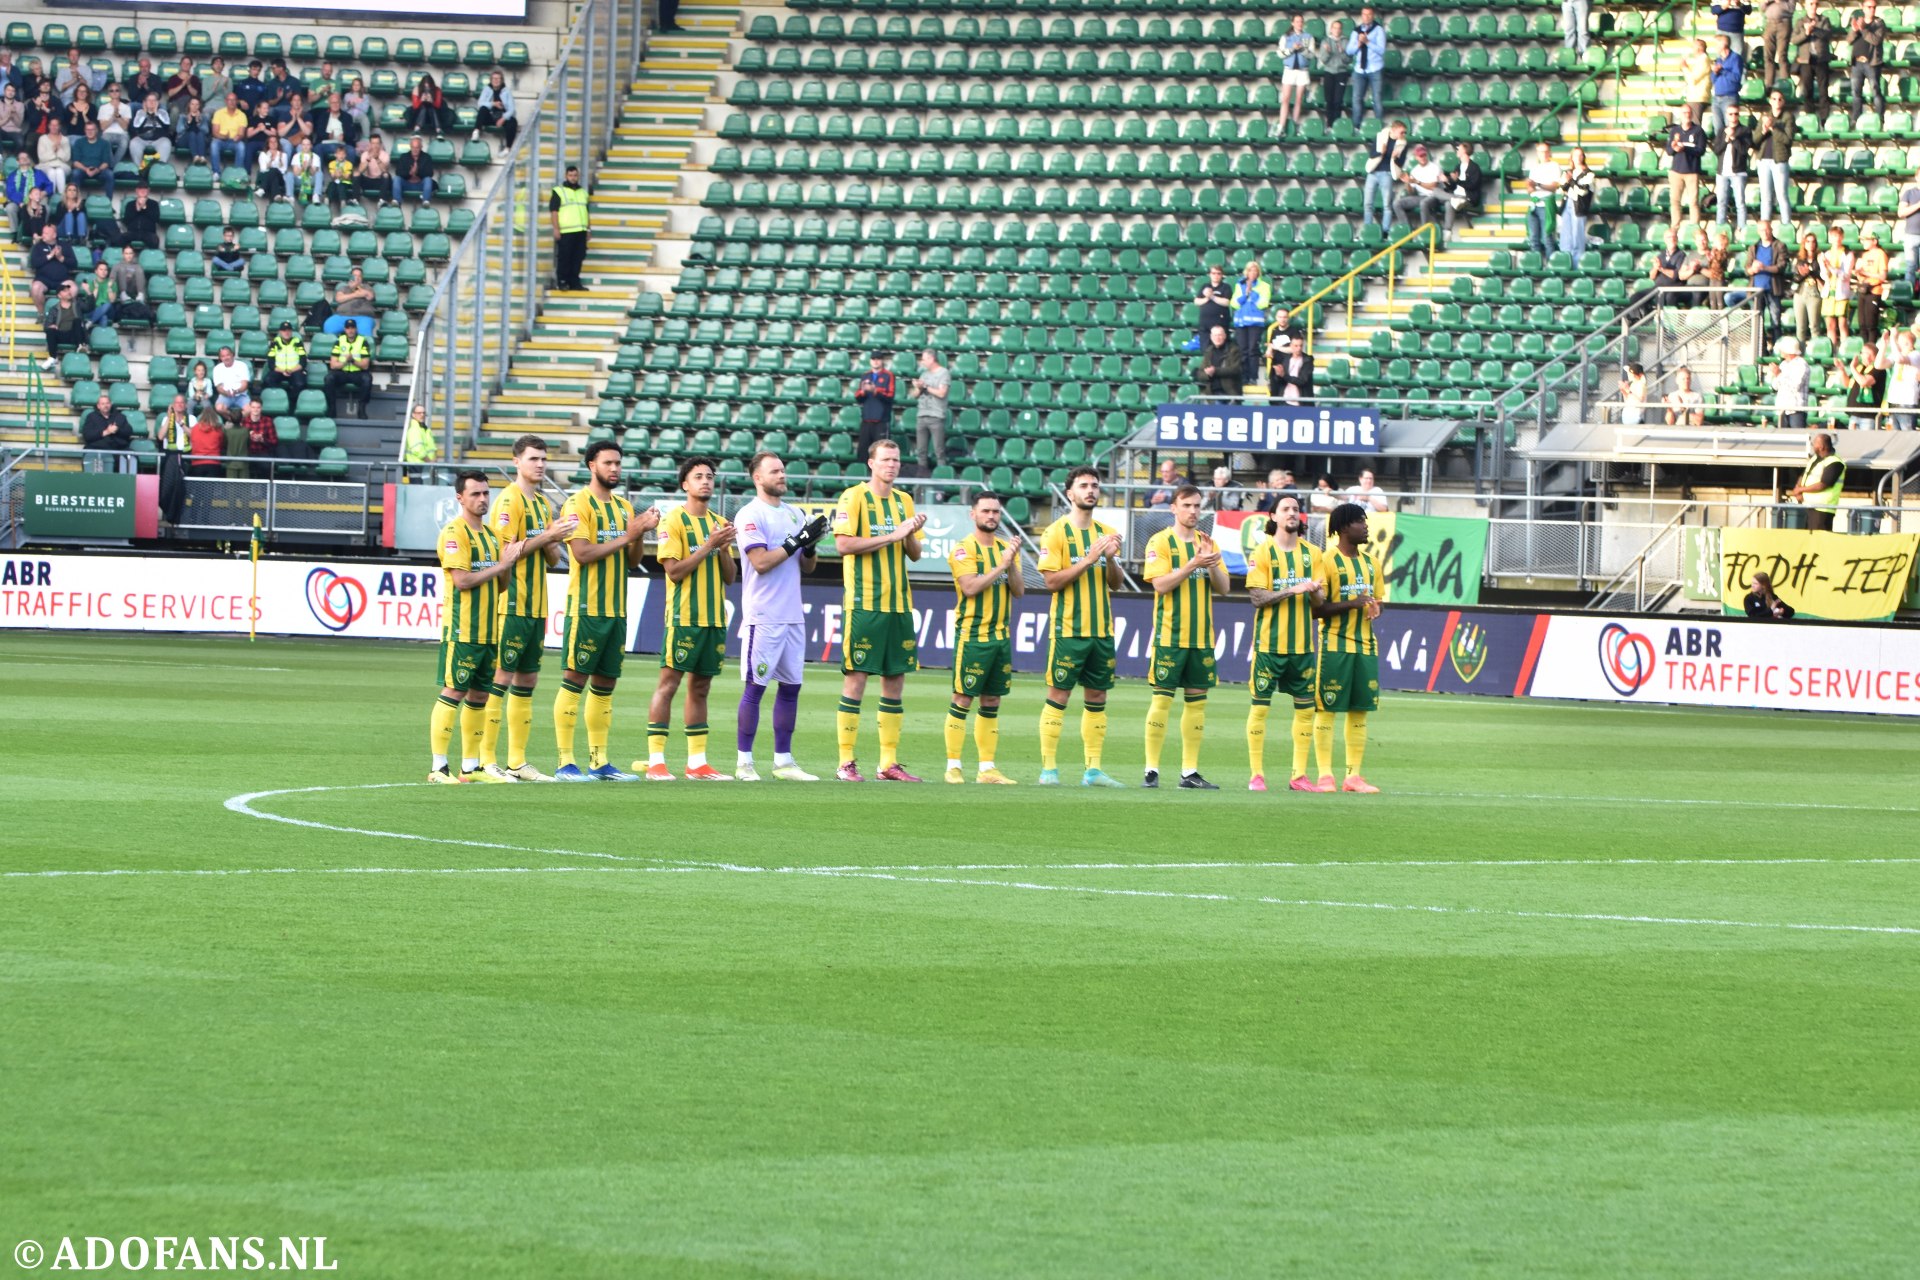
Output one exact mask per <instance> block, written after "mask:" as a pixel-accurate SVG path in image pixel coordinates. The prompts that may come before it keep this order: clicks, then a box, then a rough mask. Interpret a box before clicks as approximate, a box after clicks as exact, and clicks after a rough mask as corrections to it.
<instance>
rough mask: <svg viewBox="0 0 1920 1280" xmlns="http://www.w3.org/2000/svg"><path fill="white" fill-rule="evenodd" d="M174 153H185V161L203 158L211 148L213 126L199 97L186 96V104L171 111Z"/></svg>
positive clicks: (189, 161)
mask: <svg viewBox="0 0 1920 1280" xmlns="http://www.w3.org/2000/svg"><path fill="white" fill-rule="evenodd" d="M173 115H174V125H173V146H174V154H175V155H181V154H183V153H184V154H185V155H186V157H187V162H188V163H189V164H191V163H192V162H193V161H195V160H205V159H206V158H207V156H208V154H209V153H210V152H211V151H212V150H213V126H212V122H211V121H209V120H208V119H207V110H206V108H205V107H203V106H201V105H200V99H198V98H188V99H187V105H186V106H185V107H183V108H181V109H180V110H178V111H176V112H174V113H173Z"/></svg>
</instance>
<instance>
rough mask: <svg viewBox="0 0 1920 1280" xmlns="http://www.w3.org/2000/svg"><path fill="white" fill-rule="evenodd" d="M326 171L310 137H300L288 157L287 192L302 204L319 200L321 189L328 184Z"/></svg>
mask: <svg viewBox="0 0 1920 1280" xmlns="http://www.w3.org/2000/svg"><path fill="white" fill-rule="evenodd" d="M326 181H327V179H326V172H325V170H324V169H322V167H321V164H320V157H319V155H318V154H317V153H316V152H315V151H314V149H313V142H312V141H311V140H310V139H307V138H302V139H300V145H299V146H298V147H297V148H296V149H295V150H294V153H293V154H292V155H290V156H288V157H287V186H288V187H289V188H290V189H289V190H288V192H287V194H288V195H289V196H290V197H292V198H293V199H294V200H295V201H296V202H298V203H300V204H313V203H315V202H317V201H318V200H319V193H320V189H321V188H322V187H324V186H325V185H326Z"/></svg>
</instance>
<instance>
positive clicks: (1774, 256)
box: [1728, 218, 1788, 335]
mask: <svg viewBox="0 0 1920 1280" xmlns="http://www.w3.org/2000/svg"><path fill="white" fill-rule="evenodd" d="M1787 256H1788V250H1787V246H1786V245H1785V244H1782V243H1781V242H1780V241H1779V240H1776V239H1775V238H1774V235H1773V221H1772V219H1770V218H1761V219H1760V238H1759V239H1758V240H1755V241H1754V242H1753V248H1751V249H1749V250H1748V251H1747V281H1748V283H1750V284H1751V285H1752V286H1753V292H1754V293H1755V295H1757V296H1758V297H1759V299H1760V314H1761V316H1762V317H1763V318H1764V322H1765V324H1766V329H1767V333H1768V334H1769V335H1772V334H1776V333H1778V332H1779V331H1780V295H1781V294H1782V293H1783V292H1784V291H1785V290H1784V289H1783V288H1782V285H1783V283H1784V281H1785V280H1786V270H1787ZM1740 301H1745V299H1744V298H1742V299H1740ZM1728 302H1729V304H1731V303H1733V302H1734V299H1732V298H1729V299H1728Z"/></svg>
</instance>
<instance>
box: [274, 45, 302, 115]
mask: <svg viewBox="0 0 1920 1280" xmlns="http://www.w3.org/2000/svg"><path fill="white" fill-rule="evenodd" d="M298 88H299V85H297V84H296V83H295V82H294V80H293V77H292V76H289V75H288V74H287V64H286V63H285V62H282V61H281V60H280V59H278V58H275V59H274V61H273V67H272V69H271V70H270V71H269V72H268V74H267V97H266V108H267V119H269V120H271V121H272V122H273V123H275V124H279V123H281V122H282V121H284V120H285V119H286V118H287V110H288V106H289V104H290V103H291V102H292V101H293V95H294V92H295V91H296V90H297V89H298Z"/></svg>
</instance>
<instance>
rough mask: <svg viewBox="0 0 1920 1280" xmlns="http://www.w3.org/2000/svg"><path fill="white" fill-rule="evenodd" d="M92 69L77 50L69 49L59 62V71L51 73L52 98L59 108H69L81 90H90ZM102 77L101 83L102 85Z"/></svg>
mask: <svg viewBox="0 0 1920 1280" xmlns="http://www.w3.org/2000/svg"><path fill="white" fill-rule="evenodd" d="M92 77H93V69H92V68H91V67H89V66H88V65H87V60H86V59H85V58H83V57H81V56H80V51H79V50H78V49H74V48H69V49H68V50H67V56H66V57H65V58H64V59H62V60H61V62H60V69H59V70H58V71H56V72H54V73H53V97H54V100H55V101H56V102H58V103H59V104H60V105H61V106H63V107H64V106H70V105H72V103H73V99H74V97H75V95H77V94H78V93H79V92H80V90H82V89H91V88H92V87H93V86H92V84H91V83H90V81H91V80H92ZM104 82H105V80H104V77H103V78H102V83H104Z"/></svg>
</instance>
